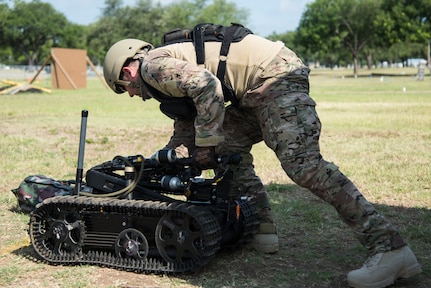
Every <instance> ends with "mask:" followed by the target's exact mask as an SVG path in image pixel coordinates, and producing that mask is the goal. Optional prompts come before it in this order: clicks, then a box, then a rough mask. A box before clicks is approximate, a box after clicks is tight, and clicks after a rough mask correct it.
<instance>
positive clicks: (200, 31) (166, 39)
mask: <svg viewBox="0 0 431 288" xmlns="http://www.w3.org/2000/svg"><path fill="white" fill-rule="evenodd" d="M249 34H253V32H251V30H250V29H248V28H245V27H244V26H242V25H241V24H237V23H232V25H231V26H228V27H227V26H222V25H217V24H212V23H201V24H197V25H196V26H195V27H194V28H193V29H192V30H189V29H183V30H182V29H174V30H171V31H169V32H167V33H165V34H164V35H163V37H162V46H165V45H170V44H174V43H182V42H193V45H194V46H195V51H196V60H197V64H204V63H205V42H208V41H217V42H222V45H221V48H220V61H219V65H218V67H217V75H216V76H217V78H218V79H219V80H220V82H221V84H222V89H223V95H224V99H225V102H229V101H230V102H231V104H232V105H234V106H238V99H237V98H236V96H235V93H234V91H233V89H232V87H231V86H230V85H228V84H227V83H225V82H224V75H225V73H226V56H227V55H228V53H229V48H230V44H231V43H232V42H239V41H241V40H242V39H244V37H245V36H247V35H249ZM139 74H140V73H139ZM142 82H143V87H142V88H143V89H144V90H145V91H146V93H147V94H149V95H151V96H152V97H153V98H154V99H156V100H157V101H159V102H160V110H161V111H162V112H163V113H164V114H165V115H167V116H168V117H170V118H172V119H176V118H178V119H182V120H191V119H194V117H195V116H196V107H195V106H194V103H193V101H192V100H191V99H189V98H187V97H184V98H175V99H173V98H172V97H168V96H166V95H163V94H162V93H160V92H159V91H158V90H156V89H155V88H153V87H151V86H150V85H148V84H146V83H145V81H143V79H142ZM142 99H143V100H145V99H144V98H142Z"/></svg>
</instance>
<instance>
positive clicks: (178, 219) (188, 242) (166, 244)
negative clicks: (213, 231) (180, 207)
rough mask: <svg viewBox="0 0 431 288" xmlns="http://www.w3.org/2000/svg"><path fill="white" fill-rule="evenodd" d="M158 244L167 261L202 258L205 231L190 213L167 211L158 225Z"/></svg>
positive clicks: (183, 261) (182, 261)
mask: <svg viewBox="0 0 431 288" xmlns="http://www.w3.org/2000/svg"><path fill="white" fill-rule="evenodd" d="M155 237H156V245H157V249H158V251H159V253H160V255H161V256H162V258H163V259H164V260H165V261H167V262H174V263H186V262H189V260H197V259H199V258H201V256H202V255H201V254H202V249H203V240H202V237H203V232H202V229H201V227H200V226H199V225H198V223H197V222H196V220H194V219H193V218H191V217H190V216H189V215H187V214H184V213H179V212H174V211H169V212H167V213H166V214H165V215H164V216H163V217H162V218H160V220H159V223H158V224H157V227H156V236H155Z"/></svg>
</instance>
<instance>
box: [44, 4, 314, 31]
mask: <svg viewBox="0 0 431 288" xmlns="http://www.w3.org/2000/svg"><path fill="white" fill-rule="evenodd" d="M173 1H175V0H161V1H160V2H161V3H162V4H166V3H170V2H173ZM42 2H48V3H51V4H52V6H53V7H54V8H55V9H56V10H57V11H59V12H61V13H63V14H64V15H65V16H66V18H67V19H68V20H69V21H71V22H74V23H76V24H83V25H87V24H89V23H91V22H95V21H96V20H97V19H98V18H99V17H100V16H101V14H102V8H103V6H104V3H105V0H42ZM153 2H154V3H156V2H157V1H156V0H153ZM229 2H234V3H236V5H237V7H238V8H246V9H248V10H249V12H250V16H249V23H250V24H249V25H247V27H248V28H250V29H251V30H252V31H253V32H254V33H255V34H259V35H261V36H268V35H270V34H271V33H272V32H276V33H284V32H286V31H294V30H295V29H296V28H297V27H298V24H299V20H300V18H301V15H302V13H303V12H304V11H305V8H306V4H307V3H311V2H313V0H235V1H232V0H229ZM123 3H124V5H129V6H134V5H135V3H136V0H123Z"/></svg>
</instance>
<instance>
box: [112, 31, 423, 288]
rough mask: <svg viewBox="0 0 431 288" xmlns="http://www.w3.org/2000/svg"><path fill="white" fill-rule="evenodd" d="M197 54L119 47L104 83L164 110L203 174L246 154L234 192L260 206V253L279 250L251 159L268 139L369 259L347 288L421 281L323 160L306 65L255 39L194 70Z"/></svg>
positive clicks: (406, 255)
mask: <svg viewBox="0 0 431 288" xmlns="http://www.w3.org/2000/svg"><path fill="white" fill-rule="evenodd" d="M195 46H196V45H195ZM195 46H194V44H193V43H192V42H182V43H175V44H170V45H165V46H162V47H158V48H154V47H153V46H152V45H151V44H149V43H147V42H144V41H141V40H137V39H124V40H121V41H119V42H117V43H115V44H114V45H113V46H112V47H111V48H110V49H109V51H108V52H107V54H106V57H105V63H104V77H105V80H106V82H107V83H108V85H109V86H110V87H111V89H112V90H113V91H114V92H116V93H124V92H128V93H129V95H130V96H131V97H133V96H134V95H137V96H140V97H141V98H142V99H143V100H147V99H150V98H156V99H157V100H159V101H160V102H161V110H162V111H163V112H164V113H165V114H167V115H170V116H171V117H172V118H174V119H175V122H174V133H173V136H172V138H171V140H170V142H169V143H168V145H167V146H168V147H177V146H179V145H181V144H183V145H184V146H186V147H187V148H188V149H189V152H190V153H191V154H192V155H193V156H192V158H193V159H194V161H195V163H196V164H197V165H198V166H200V167H201V168H202V169H212V168H216V167H217V164H216V161H215V156H214V155H215V154H216V153H220V154H224V153H225V152H230V153H232V152H238V153H241V155H242V157H243V161H242V163H241V165H240V167H239V168H238V170H237V171H235V173H234V175H235V181H234V182H235V183H236V185H234V187H235V191H233V192H232V193H236V192H238V193H246V194H249V195H252V196H253V197H254V198H255V201H256V205H257V207H258V208H259V215H260V219H261V225H260V228H259V232H258V234H257V235H256V236H255V239H254V241H253V242H254V243H253V244H254V247H255V248H256V249H258V250H261V251H264V252H268V253H274V252H276V251H277V250H278V236H277V232H276V229H275V225H274V224H273V221H272V217H271V215H270V212H269V209H270V208H269V202H268V199H267V194H266V191H265V188H264V186H263V185H262V182H261V181H260V179H259V178H258V177H257V176H256V174H255V171H254V166H253V158H252V156H251V154H250V150H251V148H252V145H253V144H255V143H258V142H260V141H262V140H263V141H265V143H266V145H267V146H268V147H269V148H271V149H272V150H273V151H274V152H275V153H276V155H277V158H278V159H279V160H280V163H281V165H282V167H283V169H284V171H285V172H286V174H287V175H288V176H289V177H290V179H292V180H293V181H294V182H295V183H296V184H298V185H299V186H301V187H304V188H307V189H309V190H310V191H311V192H312V193H314V194H315V195H317V196H318V197H320V198H321V199H323V200H324V201H326V202H327V203H329V204H331V205H332V206H333V207H334V208H335V209H336V210H337V212H338V213H339V215H340V216H341V218H342V219H343V221H344V222H345V223H347V224H348V225H349V226H350V227H351V229H352V230H353V232H354V235H355V236H356V238H357V239H358V240H359V241H360V243H361V244H362V245H363V246H364V247H365V248H366V249H367V250H368V253H369V255H368V259H367V261H366V262H365V264H364V265H363V267H362V268H360V269H357V270H354V271H351V272H350V273H348V275H347V280H348V283H349V285H351V286H353V287H385V286H388V285H390V284H392V283H393V282H394V281H395V279H397V278H400V277H401V278H408V277H410V276H413V275H415V274H418V273H420V272H421V266H420V264H419V263H418V261H417V259H416V257H415V255H414V254H413V252H412V251H411V250H410V248H409V247H408V246H407V244H406V243H405V242H404V239H403V238H402V237H401V236H400V234H399V232H398V231H397V230H396V228H395V227H394V226H393V225H392V224H391V223H390V222H389V221H388V219H387V218H385V217H384V216H383V215H382V214H380V213H379V212H378V211H376V209H375V208H374V206H373V205H372V204H371V203H369V202H368V201H367V200H366V199H365V198H364V196H363V195H362V194H361V193H360V191H359V190H358V189H357V188H356V187H355V185H354V184H353V183H352V182H351V181H350V180H349V179H348V178H347V177H346V176H345V175H344V174H342V172H341V171H340V170H339V169H338V167H337V166H336V165H335V164H333V163H331V162H327V161H326V160H324V159H323V157H322V155H321V154H320V148H319V136H320V130H321V124H320V121H319V118H318V115H317V113H316V110H315V105H316V103H315V102H314V100H313V99H312V98H311V97H310V96H309V79H308V77H309V69H308V68H307V67H306V66H305V65H304V64H303V62H302V61H301V59H299V58H298V57H297V55H296V54H295V53H294V52H293V51H292V50H290V49H288V48H287V47H285V46H284V45H283V43H282V42H278V41H277V42H273V41H269V40H267V39H265V38H262V37H259V36H257V35H253V34H248V35H246V36H245V37H243V39H242V40H241V41H239V42H232V43H230V48H229V52H228V56H227V57H223V56H222V57H220V49H221V46H222V43H220V42H217V41H213V42H205V46H204V47H205V48H204V52H205V53H204V55H205V61H204V64H203V65H198V64H197V62H198V61H197V58H198V55H197V54H196V50H195ZM220 61H224V62H225V63H224V64H226V70H225V75H224V77H222V78H221V79H222V81H220V80H219V79H218V78H217V76H216V75H217V69H218V66H219V62H220ZM223 82H225V83H223ZM223 84H225V87H227V86H230V87H231V88H232V90H233V92H234V93H235V99H230V100H231V102H236V103H235V105H230V106H227V107H225V99H224V95H223V88H225V87H223ZM225 97H226V96H225ZM169 99H171V100H172V99H174V100H175V101H174V102H169ZM190 139H192V141H190Z"/></svg>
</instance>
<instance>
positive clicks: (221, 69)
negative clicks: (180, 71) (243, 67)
mask: <svg viewBox="0 0 431 288" xmlns="http://www.w3.org/2000/svg"><path fill="white" fill-rule="evenodd" d="M241 27H243V26H242V25H239V24H235V23H232V25H231V26H229V27H228V28H227V29H226V34H225V35H224V37H223V41H222V43H221V48H220V60H219V62H218V67H217V78H218V79H219V80H220V82H221V83H222V86H223V94H224V97H225V101H226V102H227V101H230V102H231V103H232V104H233V105H234V106H238V104H239V101H238V98H236V96H235V93H234V91H233V89H232V87H231V86H230V85H229V84H227V83H226V82H225V81H224V75H225V74H226V60H227V54H228V53H229V48H230V44H231V43H232V40H233V35H234V34H235V31H236V30H237V29H239V28H241Z"/></svg>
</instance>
